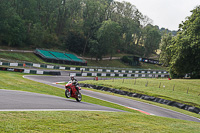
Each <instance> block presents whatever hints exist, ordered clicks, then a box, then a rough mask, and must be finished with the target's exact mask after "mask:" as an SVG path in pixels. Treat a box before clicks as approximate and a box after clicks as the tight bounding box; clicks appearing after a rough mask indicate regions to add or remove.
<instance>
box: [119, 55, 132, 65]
mask: <svg viewBox="0 0 200 133" xmlns="http://www.w3.org/2000/svg"><path fill="white" fill-rule="evenodd" d="M121 60H122V62H124V63H128V64H132V62H133V61H132V60H131V59H130V58H128V56H123V57H122V59H121Z"/></svg>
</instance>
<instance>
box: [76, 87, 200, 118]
mask: <svg viewBox="0 0 200 133" xmlns="http://www.w3.org/2000/svg"><path fill="white" fill-rule="evenodd" d="M79 85H80V86H81V87H87V88H93V89H97V90H102V91H108V92H112V93H116V94H120V95H126V96H129V97H136V98H140V99H144V100H148V101H153V102H157V103H161V104H166V105H169V106H173V107H177V108H180V109H184V110H188V111H190V112H193V113H197V114H200V108H197V107H194V106H190V105H186V104H182V103H178V102H175V101H169V100H165V99H162V98H156V97H153V96H148V95H143V94H138V93H132V92H127V91H122V90H119V89H113V88H108V87H103V86H96V85H90V84H79Z"/></svg>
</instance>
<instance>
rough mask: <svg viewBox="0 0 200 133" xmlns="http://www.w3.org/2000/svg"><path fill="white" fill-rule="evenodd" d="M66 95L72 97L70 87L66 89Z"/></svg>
mask: <svg viewBox="0 0 200 133" xmlns="http://www.w3.org/2000/svg"><path fill="white" fill-rule="evenodd" d="M65 96H66V97H67V98H70V97H71V93H70V91H69V90H68V89H66V90H65Z"/></svg>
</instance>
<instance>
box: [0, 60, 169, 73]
mask: <svg viewBox="0 0 200 133" xmlns="http://www.w3.org/2000/svg"><path fill="white" fill-rule="evenodd" d="M0 65H4V66H21V67H22V66H30V67H37V68H48V69H60V70H73V71H82V72H85V71H89V72H97V73H120V74H121V73H127V74H153V75H154V74H159V75H161V74H164V75H168V72H167V71H165V70H136V69H129V70H126V69H114V68H113V69H105V68H104V69H103V68H86V67H63V66H54V65H47V64H38V63H27V62H25V63H8V62H0Z"/></svg>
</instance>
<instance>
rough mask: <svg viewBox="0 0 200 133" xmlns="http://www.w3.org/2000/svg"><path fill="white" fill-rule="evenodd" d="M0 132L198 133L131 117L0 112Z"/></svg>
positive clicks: (186, 126)
mask: <svg viewBox="0 0 200 133" xmlns="http://www.w3.org/2000/svg"><path fill="white" fill-rule="evenodd" d="M0 114H1V115H0V132H95V133H96V132H136V133H143V132H152V133H158V132H159V133H160V132H163V133H166V132H176V133H187V132H188V133H189V132H190V133H191V132H193V133H195V132H196V133H197V132H199V131H200V124H199V123H197V122H189V121H183V120H178V119H170V118H162V117H155V116H147V115H142V114H134V113H113V112H112V113H109V112H0Z"/></svg>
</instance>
